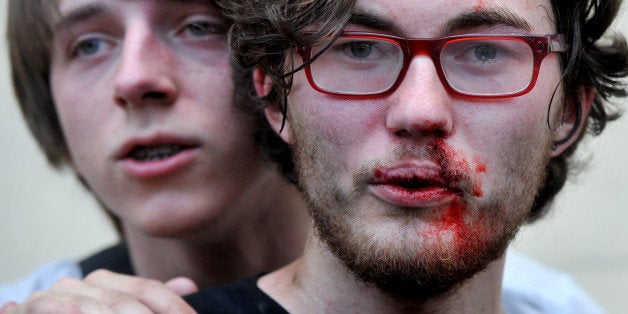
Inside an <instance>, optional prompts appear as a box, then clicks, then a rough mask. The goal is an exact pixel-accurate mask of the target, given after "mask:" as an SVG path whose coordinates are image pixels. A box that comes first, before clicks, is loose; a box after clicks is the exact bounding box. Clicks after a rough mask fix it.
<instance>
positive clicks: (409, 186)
mask: <svg viewBox="0 0 628 314" xmlns="http://www.w3.org/2000/svg"><path fill="white" fill-rule="evenodd" d="M388 183H389V184H391V185H396V186H399V187H401V188H403V189H406V190H420V189H424V188H428V187H433V186H435V185H436V183H435V182H429V181H428V180H424V179H420V178H417V177H410V178H394V179H391V180H390V181H389V182H388Z"/></svg>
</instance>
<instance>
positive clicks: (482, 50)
mask: <svg viewBox="0 0 628 314" xmlns="http://www.w3.org/2000/svg"><path fill="white" fill-rule="evenodd" d="M473 53H474V54H475V57H476V58H477V60H478V61H480V62H491V61H495V60H496V57H497V54H498V53H499V50H498V48H497V47H495V46H492V45H481V46H478V47H476V48H475V49H474V51H473Z"/></svg>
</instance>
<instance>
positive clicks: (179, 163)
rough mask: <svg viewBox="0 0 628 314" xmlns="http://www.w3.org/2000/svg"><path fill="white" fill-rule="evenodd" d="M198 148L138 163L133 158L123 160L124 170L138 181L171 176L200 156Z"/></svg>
mask: <svg viewBox="0 0 628 314" xmlns="http://www.w3.org/2000/svg"><path fill="white" fill-rule="evenodd" d="M198 152H199V149H198V148H189V149H185V150H182V151H180V152H178V153H177V154H175V155H173V156H170V157H168V158H164V159H159V160H151V161H138V160H135V159H131V158H125V159H122V160H121V164H122V168H123V169H124V171H126V172H127V173H128V174H130V175H131V176H133V177H136V178H138V179H154V178H159V177H163V176H166V175H170V174H172V173H174V172H176V171H178V170H180V169H182V168H183V167H185V166H187V165H189V164H190V163H192V161H193V160H194V159H195V158H196V156H197V155H198Z"/></svg>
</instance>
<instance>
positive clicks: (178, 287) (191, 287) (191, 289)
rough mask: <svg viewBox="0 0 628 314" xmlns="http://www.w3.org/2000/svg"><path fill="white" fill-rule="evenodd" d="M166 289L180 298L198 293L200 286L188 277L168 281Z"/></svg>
mask: <svg viewBox="0 0 628 314" xmlns="http://www.w3.org/2000/svg"><path fill="white" fill-rule="evenodd" d="M166 287H168V289H170V290H172V291H173V292H174V293H176V294H178V295H180V296H184V295H188V294H192V293H195V292H198V286H197V285H196V284H195V283H194V281H192V279H190V278H187V277H176V278H172V279H170V280H168V281H166Z"/></svg>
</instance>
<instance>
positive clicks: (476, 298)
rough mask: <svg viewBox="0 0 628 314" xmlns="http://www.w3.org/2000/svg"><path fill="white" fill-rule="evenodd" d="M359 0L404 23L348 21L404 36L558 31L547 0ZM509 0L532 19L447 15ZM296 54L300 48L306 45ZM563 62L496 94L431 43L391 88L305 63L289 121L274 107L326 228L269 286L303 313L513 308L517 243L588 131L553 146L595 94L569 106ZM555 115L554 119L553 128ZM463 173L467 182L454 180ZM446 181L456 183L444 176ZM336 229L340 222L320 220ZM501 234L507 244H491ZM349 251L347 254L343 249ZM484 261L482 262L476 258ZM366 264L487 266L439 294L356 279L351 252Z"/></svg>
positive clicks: (441, 268) (447, 268) (584, 93)
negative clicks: (466, 21)
mask: <svg viewBox="0 0 628 314" xmlns="http://www.w3.org/2000/svg"><path fill="white" fill-rule="evenodd" d="M356 7H357V9H356V11H359V12H362V13H365V14H367V15H371V16H374V17H377V18H380V19H383V20H385V21H386V22H388V23H389V24H392V25H393V28H391V29H380V28H377V27H376V26H373V25H356V24H349V25H348V26H347V28H346V30H352V31H370V32H379V33H385V34H392V35H396V36H401V37H406V38H434V37H441V36H447V35H458V34H471V33H491V34H539V35H545V34H553V33H555V30H554V26H553V24H552V22H551V21H552V18H553V15H552V14H553V13H552V11H551V5H550V3H549V2H548V1H532V0H529V1H517V2H513V1H499V0H494V1H462V0H457V1H453V0H448V1H432V2H425V3H421V5H420V6H417V5H416V3H415V2H412V1H384V0H381V1H380V0H375V1H366V0H364V1H361V0H358V1H357V6H356ZM443 8H447V10H443ZM506 9H507V10H508V12H509V13H508V14H507V15H513V16H516V17H518V18H519V19H521V20H523V21H525V22H526V23H525V24H527V26H526V27H514V26H508V25H501V24H497V25H482V26H477V27H472V28H455V29H448V28H447V27H446V26H447V24H448V22H450V21H452V20H454V19H455V18H457V17H459V16H461V15H463V14H465V13H469V12H479V11H485V12H486V11H495V12H504V10H506ZM374 25H375V24H374ZM294 60H296V61H297V62H300V61H301V59H300V57H298V56H296V55H295V57H294ZM314 62H316V61H314ZM298 65H299V64H298V63H297V64H296V65H295V67H296V66H298ZM560 75H561V73H560V68H559V62H558V56H557V55H555V54H551V55H549V56H548V57H546V58H545V59H544V61H543V63H542V65H541V69H540V73H539V78H538V81H537V83H536V87H535V88H534V89H533V90H532V91H530V92H529V93H528V94H526V95H523V96H519V97H511V98H503V99H497V100H486V99H472V98H464V97H460V96H456V95H452V94H451V93H449V92H448V91H447V90H446V89H445V88H444V87H443V84H442V83H441V81H440V79H439V77H438V75H437V72H436V69H435V66H434V64H433V62H432V61H431V59H430V58H429V57H427V56H425V55H419V56H416V57H414V58H413V60H412V61H411V64H410V66H409V69H408V72H407V73H406V75H405V79H404V80H403V82H402V83H401V85H400V86H399V87H398V88H397V89H396V90H395V91H394V92H393V93H391V94H390V95H387V96H382V97H379V98H373V99H368V100H355V99H348V98H343V97H342V96H329V95H325V94H322V93H319V92H317V91H315V90H314V89H312V88H311V86H310V85H309V83H308V82H307V80H306V78H305V75H304V74H303V71H300V72H297V73H296V74H295V75H294V81H293V86H292V89H291V90H290V94H289V96H288V108H289V109H288V119H287V122H286V126H285V128H284V129H283V130H282V131H281V132H280V129H281V125H282V112H281V110H279V108H277V107H269V108H268V109H267V110H266V115H267V118H268V120H269V121H270V122H271V125H272V126H273V128H274V129H275V130H276V131H277V132H278V134H279V135H280V136H281V137H282V139H283V140H284V141H285V142H287V143H289V144H290V145H292V146H293V148H294V150H295V152H296V163H297V168H298V171H299V173H300V176H299V179H300V183H301V184H302V186H303V189H304V190H305V195H306V198H307V199H308V201H309V203H311V209H312V210H313V211H314V212H315V213H318V214H315V216H318V217H323V218H320V219H319V221H318V222H317V221H316V220H317V219H314V220H315V226H316V227H317V228H318V230H319V233H313V234H312V235H311V236H310V240H309V241H308V244H307V245H306V251H305V254H304V257H302V258H301V259H299V260H298V261H297V262H295V263H294V264H292V265H290V266H288V267H286V268H282V269H280V270H279V271H277V272H274V273H271V274H269V275H267V276H265V277H262V278H261V279H260V281H259V282H258V285H259V286H260V287H261V288H262V290H264V291H266V292H267V293H268V294H269V295H270V296H271V297H273V298H274V299H275V300H277V301H278V302H279V303H280V304H281V305H282V306H284V307H285V308H286V309H287V310H288V311H289V312H295V313H298V312H308V311H312V310H314V309H316V310H318V311H323V312H340V311H342V309H346V308H349V307H350V308H352V309H355V311H356V312H384V311H390V310H391V307H392V308H393V310H394V309H397V310H401V309H406V310H407V309H415V310H418V311H427V312H429V311H434V312H441V311H442V312H450V313H459V312H476V311H479V310H480V309H484V310H488V311H489V312H499V311H501V310H502V308H501V301H500V284H499V283H500V281H501V273H502V270H503V262H504V257H503V250H504V249H505V245H507V243H508V241H509V239H510V238H511V237H512V236H513V234H514V232H516V230H517V228H518V227H519V226H520V225H521V224H522V223H523V222H524V221H525V217H526V216H527V213H528V211H529V210H530V209H531V207H532V202H533V201H534V197H535V194H536V192H537V191H538V189H539V188H540V186H541V184H542V182H543V179H544V178H543V176H544V169H545V165H546V164H547V162H548V160H549V158H550V157H552V156H557V155H559V154H560V153H562V152H563V151H564V150H565V149H566V148H567V147H569V145H571V144H572V143H573V141H574V140H575V138H576V136H573V137H572V138H571V139H570V140H568V141H566V142H561V143H560V144H557V145H554V143H557V142H559V141H560V140H562V139H565V138H567V137H568V135H569V132H570V131H571V130H572V128H573V127H574V125H575V122H576V121H575V115H573V114H569V113H570V112H573V109H574V108H573V106H574V105H578V106H580V107H581V110H582V112H583V115H582V116H583V117H586V116H587V114H588V111H589V108H590V105H591V101H592V97H593V95H594V93H593V92H592V91H590V90H585V89H581V90H580V93H581V95H580V96H581V98H580V99H581V100H582V101H581V102H580V103H577V104H576V103H574V102H573V101H570V102H567V108H566V111H564V112H567V114H566V116H565V117H564V119H563V117H562V114H563V108H564V107H563V105H564V100H565V97H564V95H563V94H562V91H561V89H560V88H558V92H557V94H556V95H555V97H554V98H553V101H552V94H553V92H554V89H555V87H557V86H558V85H559V81H560ZM269 81H270V79H269V78H267V77H266V78H265V77H263V71H261V70H258V71H257V72H256V84H257V87H256V88H257V90H258V93H260V94H261V95H264V94H265V93H266V92H267V91H268V85H265V83H268V82H269ZM550 104H551V109H550V110H549V111H548V106H550ZM548 114H549V117H548ZM548 121H549V124H550V125H552V126H556V127H552V129H550V128H549V127H548ZM579 125H580V126H581V125H582V123H580V124H579ZM579 131H581V130H580V129H579ZM452 174H455V175H456V176H457V177H459V178H461V181H458V180H452V179H451V178H452V177H453V176H454V175H452ZM412 176H415V177H417V178H421V179H420V181H422V182H423V184H424V185H426V186H424V187H421V188H416V189H414V190H411V191H410V192H408V191H407V190H408V189H406V188H404V187H402V186H401V185H400V184H399V183H398V182H400V181H402V180H404V179H405V178H407V177H412ZM442 181H444V182H446V184H443V185H438V184H434V183H433V182H442ZM452 182H455V183H452ZM324 229H328V232H320V231H321V230H324ZM319 234H323V235H322V236H321V237H319ZM338 243H340V244H338ZM499 243H505V245H503V246H504V247H503V248H501V249H500V250H498V251H497V252H491V253H487V252H489V251H491V250H492V249H494V248H495V246H496V245H498V244H499ZM500 245H501V244H500ZM338 251H339V252H341V253H336V254H333V253H332V252H338ZM338 254H347V255H348V257H347V258H346V259H339V258H338ZM476 260H478V261H482V264H474V263H475V261H476ZM343 264H344V265H343ZM355 264H357V267H356V268H365V269H366V271H364V273H367V275H368V276H372V274H371V270H373V269H375V268H376V267H379V268H380V269H383V272H384V273H386V272H394V271H391V270H392V269H396V268H397V267H398V268H402V269H403V268H405V267H409V268H410V269H416V271H415V273H421V272H427V273H429V274H428V277H429V275H431V273H437V272H443V273H447V274H450V273H456V272H459V271H464V270H467V269H468V268H469V267H472V269H476V268H478V269H484V268H485V269H486V271H484V272H482V273H480V274H478V275H477V276H475V277H473V278H472V279H466V278H464V279H458V280H462V281H461V282H454V283H452V284H451V289H450V291H448V292H449V293H446V294H440V295H436V296H434V298H432V299H429V300H421V301H420V302H413V300H407V301H408V302H398V301H399V300H398V299H394V300H393V299H391V298H390V295H388V294H387V293H386V292H383V291H380V290H378V289H376V288H374V286H372V285H366V284H365V283H364V282H363V281H356V280H353V279H354V275H353V273H352V272H351V271H350V270H349V269H348V268H345V265H351V266H349V268H351V267H353V266H355ZM381 265H384V266H381ZM399 265H402V266H399ZM461 265H462V266H461ZM356 268H351V270H352V271H356ZM384 275H388V274H384ZM373 280H377V276H376V279H373ZM457 283H462V284H461V285H460V286H457V285H456V284H457ZM340 291H342V292H340ZM388 292H390V291H388ZM365 296H368V297H365ZM322 300H324V302H321V301H322ZM414 301H417V300H414ZM321 306H322V309H321Z"/></svg>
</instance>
